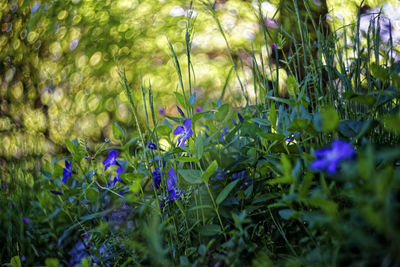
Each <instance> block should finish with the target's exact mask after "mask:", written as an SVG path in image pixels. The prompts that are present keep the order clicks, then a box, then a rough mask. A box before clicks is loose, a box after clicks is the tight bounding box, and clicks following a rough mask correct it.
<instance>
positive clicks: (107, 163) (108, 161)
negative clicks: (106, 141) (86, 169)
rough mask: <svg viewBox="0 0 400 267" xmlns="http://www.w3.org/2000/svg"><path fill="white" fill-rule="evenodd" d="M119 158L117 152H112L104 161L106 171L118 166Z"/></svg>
mask: <svg viewBox="0 0 400 267" xmlns="http://www.w3.org/2000/svg"><path fill="white" fill-rule="evenodd" d="M117 156H118V151H117V150H111V151H110V152H108V156H107V158H106V159H105V160H104V161H103V165H104V171H106V170H107V169H108V167H110V166H112V165H116V164H117Z"/></svg>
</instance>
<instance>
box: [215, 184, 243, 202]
mask: <svg viewBox="0 0 400 267" xmlns="http://www.w3.org/2000/svg"><path fill="white" fill-rule="evenodd" d="M239 181H240V180H239V179H237V180H235V181H233V182H230V183H229V184H228V185H227V186H225V188H224V189H223V190H222V191H221V192H220V193H219V195H218V197H217V199H216V200H215V202H216V203H217V205H219V204H221V203H222V202H223V201H224V200H225V199H226V198H227V197H228V195H229V193H230V192H231V191H232V189H233V188H234V187H235V185H236V184H237V183H238V182H239Z"/></svg>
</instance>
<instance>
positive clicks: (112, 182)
mask: <svg viewBox="0 0 400 267" xmlns="http://www.w3.org/2000/svg"><path fill="white" fill-rule="evenodd" d="M123 172H124V168H122V166H119V167H118V169H117V175H116V176H115V177H114V179H113V180H112V181H110V182H109V183H108V184H107V186H111V187H114V186H115V184H116V183H117V182H122V179H121V177H120V176H121V174H122V173H123Z"/></svg>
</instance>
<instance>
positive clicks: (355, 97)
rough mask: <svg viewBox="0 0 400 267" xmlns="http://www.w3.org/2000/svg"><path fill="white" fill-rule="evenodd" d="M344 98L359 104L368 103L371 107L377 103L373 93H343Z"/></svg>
mask: <svg viewBox="0 0 400 267" xmlns="http://www.w3.org/2000/svg"><path fill="white" fill-rule="evenodd" d="M343 98H346V99H349V100H350V101H353V102H355V103H358V104H363V105H367V106H369V107H371V106H373V105H374V104H375V103H376V98H375V97H374V96H372V95H366V94H355V93H351V92H348V93H343Z"/></svg>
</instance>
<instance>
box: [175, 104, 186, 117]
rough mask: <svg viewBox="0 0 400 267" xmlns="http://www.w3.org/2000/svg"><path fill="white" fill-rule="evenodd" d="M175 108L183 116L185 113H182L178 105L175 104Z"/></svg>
mask: <svg viewBox="0 0 400 267" xmlns="http://www.w3.org/2000/svg"><path fill="white" fill-rule="evenodd" d="M176 109H177V110H178V112H179V114H181V116H182V117H185V113H183V111H182V109H181V108H180V107H178V106H176Z"/></svg>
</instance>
